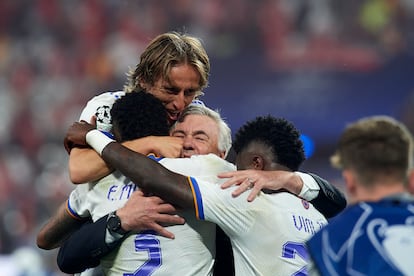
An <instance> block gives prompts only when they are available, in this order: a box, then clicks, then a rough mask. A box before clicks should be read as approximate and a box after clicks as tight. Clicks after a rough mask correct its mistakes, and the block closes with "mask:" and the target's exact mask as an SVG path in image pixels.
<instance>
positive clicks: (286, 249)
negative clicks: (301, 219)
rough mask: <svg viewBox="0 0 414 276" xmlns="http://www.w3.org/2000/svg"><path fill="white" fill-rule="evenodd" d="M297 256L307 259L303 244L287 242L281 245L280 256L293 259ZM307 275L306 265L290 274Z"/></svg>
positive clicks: (295, 275)
mask: <svg viewBox="0 0 414 276" xmlns="http://www.w3.org/2000/svg"><path fill="white" fill-rule="evenodd" d="M297 256H299V257H301V258H302V259H304V260H305V261H307V260H308V252H307V251H306V248H305V245H304V244H302V243H297V242H287V243H285V244H284V245H283V252H282V257H284V258H288V259H295V258H296V257H297ZM306 275H308V273H307V270H306V266H305V267H302V268H301V269H300V270H299V271H297V272H296V273H294V274H292V276H306Z"/></svg>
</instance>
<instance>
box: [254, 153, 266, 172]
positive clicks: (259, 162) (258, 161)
mask: <svg viewBox="0 0 414 276" xmlns="http://www.w3.org/2000/svg"><path fill="white" fill-rule="evenodd" d="M252 168H253V169H255V170H264V168H265V162H264V160H263V158H262V157H261V156H259V155H254V156H253V158H252Z"/></svg>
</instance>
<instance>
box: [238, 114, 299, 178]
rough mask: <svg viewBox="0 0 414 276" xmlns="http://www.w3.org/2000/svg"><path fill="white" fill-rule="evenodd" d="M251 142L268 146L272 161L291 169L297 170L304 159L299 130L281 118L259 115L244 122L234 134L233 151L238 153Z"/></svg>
mask: <svg viewBox="0 0 414 276" xmlns="http://www.w3.org/2000/svg"><path fill="white" fill-rule="evenodd" d="M252 142H259V143H264V144H265V145H267V146H269V147H270V148H271V150H272V153H273V162H275V163H278V164H281V165H284V166H286V167H288V168H290V169H291V170H292V171H296V170H298V168H299V166H300V165H301V164H302V162H303V161H304V160H305V153H304V149H303V143H302V141H301V140H300V133H299V131H298V130H297V129H296V128H295V126H294V125H293V124H292V123H290V122H289V121H287V120H285V119H283V118H275V117H272V116H270V115H268V116H260V117H256V118H255V119H254V120H251V121H248V122H247V123H245V124H244V125H243V126H242V127H241V128H240V129H239V131H237V133H236V135H235V139H234V142H233V148H234V151H235V152H236V154H238V153H240V152H241V151H243V150H244V149H246V148H247V147H248V146H249V145H250V144H251V143H252Z"/></svg>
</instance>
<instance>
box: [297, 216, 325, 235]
mask: <svg viewBox="0 0 414 276" xmlns="http://www.w3.org/2000/svg"><path fill="white" fill-rule="evenodd" d="M292 221H293V225H294V226H295V228H296V230H298V231H301V232H306V233H310V234H312V235H313V234H315V233H316V232H318V231H319V230H320V229H321V228H322V227H323V226H324V225H325V223H324V222H323V221H315V220H313V219H310V218H307V217H305V216H301V215H296V214H292Z"/></svg>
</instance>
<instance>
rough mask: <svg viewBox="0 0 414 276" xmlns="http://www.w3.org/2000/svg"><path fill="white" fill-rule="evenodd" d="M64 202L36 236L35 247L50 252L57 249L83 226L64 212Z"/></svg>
mask: <svg viewBox="0 0 414 276" xmlns="http://www.w3.org/2000/svg"><path fill="white" fill-rule="evenodd" d="M65 206H66V202H64V203H63V204H61V205H60V206H59V208H58V210H57V212H56V213H55V214H54V215H53V216H52V217H51V218H50V219H49V221H48V222H47V223H46V224H45V225H44V226H43V227H42V229H41V230H40V231H39V234H38V235H37V246H38V247H39V248H41V249H45V250H50V249H54V248H57V247H59V246H60V245H61V244H62V243H63V242H64V241H65V240H66V239H67V238H68V237H69V236H70V235H71V234H72V233H73V232H74V231H76V230H77V229H79V227H80V226H81V225H82V224H83V222H82V221H78V220H75V219H74V218H72V217H71V216H70V215H69V214H68V213H67V212H66V210H65Z"/></svg>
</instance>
